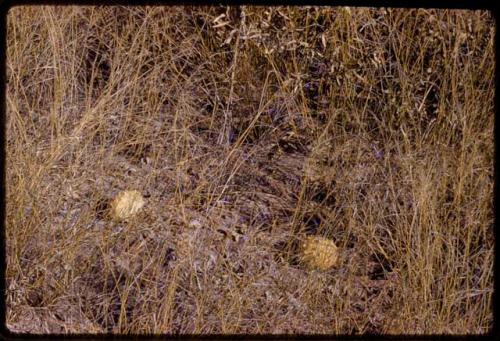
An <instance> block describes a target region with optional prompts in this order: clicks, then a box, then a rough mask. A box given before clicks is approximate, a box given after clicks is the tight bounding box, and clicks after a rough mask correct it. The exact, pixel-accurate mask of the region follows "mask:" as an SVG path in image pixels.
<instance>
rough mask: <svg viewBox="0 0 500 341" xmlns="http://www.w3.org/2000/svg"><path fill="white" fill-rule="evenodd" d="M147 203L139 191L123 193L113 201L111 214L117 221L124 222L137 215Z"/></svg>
mask: <svg viewBox="0 0 500 341" xmlns="http://www.w3.org/2000/svg"><path fill="white" fill-rule="evenodd" d="M144 204H145V201H144V198H143V197H142V195H141V193H139V192H138V191H123V192H120V193H118V195H117V196H116V197H115V198H114V199H113V200H112V201H111V204H110V214H111V217H112V218H113V219H115V220H123V219H127V218H130V217H132V216H134V215H136V214H137V213H138V212H139V211H140V210H141V209H142V208H143V206H144Z"/></svg>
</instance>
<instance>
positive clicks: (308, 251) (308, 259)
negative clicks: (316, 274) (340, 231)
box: [299, 236, 338, 270]
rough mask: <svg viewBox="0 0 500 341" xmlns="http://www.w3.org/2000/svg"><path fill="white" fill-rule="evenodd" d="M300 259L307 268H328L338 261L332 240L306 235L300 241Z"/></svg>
mask: <svg viewBox="0 0 500 341" xmlns="http://www.w3.org/2000/svg"><path fill="white" fill-rule="evenodd" d="M299 251H300V255H299V256H300V261H301V263H302V264H304V265H305V266H306V267H308V268H309V269H319V270H328V269H330V268H332V267H334V266H335V265H337V261H338V248H337V246H336V245H335V243H334V242H333V240H331V239H328V238H324V237H320V236H307V237H305V238H304V240H303V241H302V242H301V243H300V250H299Z"/></svg>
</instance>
